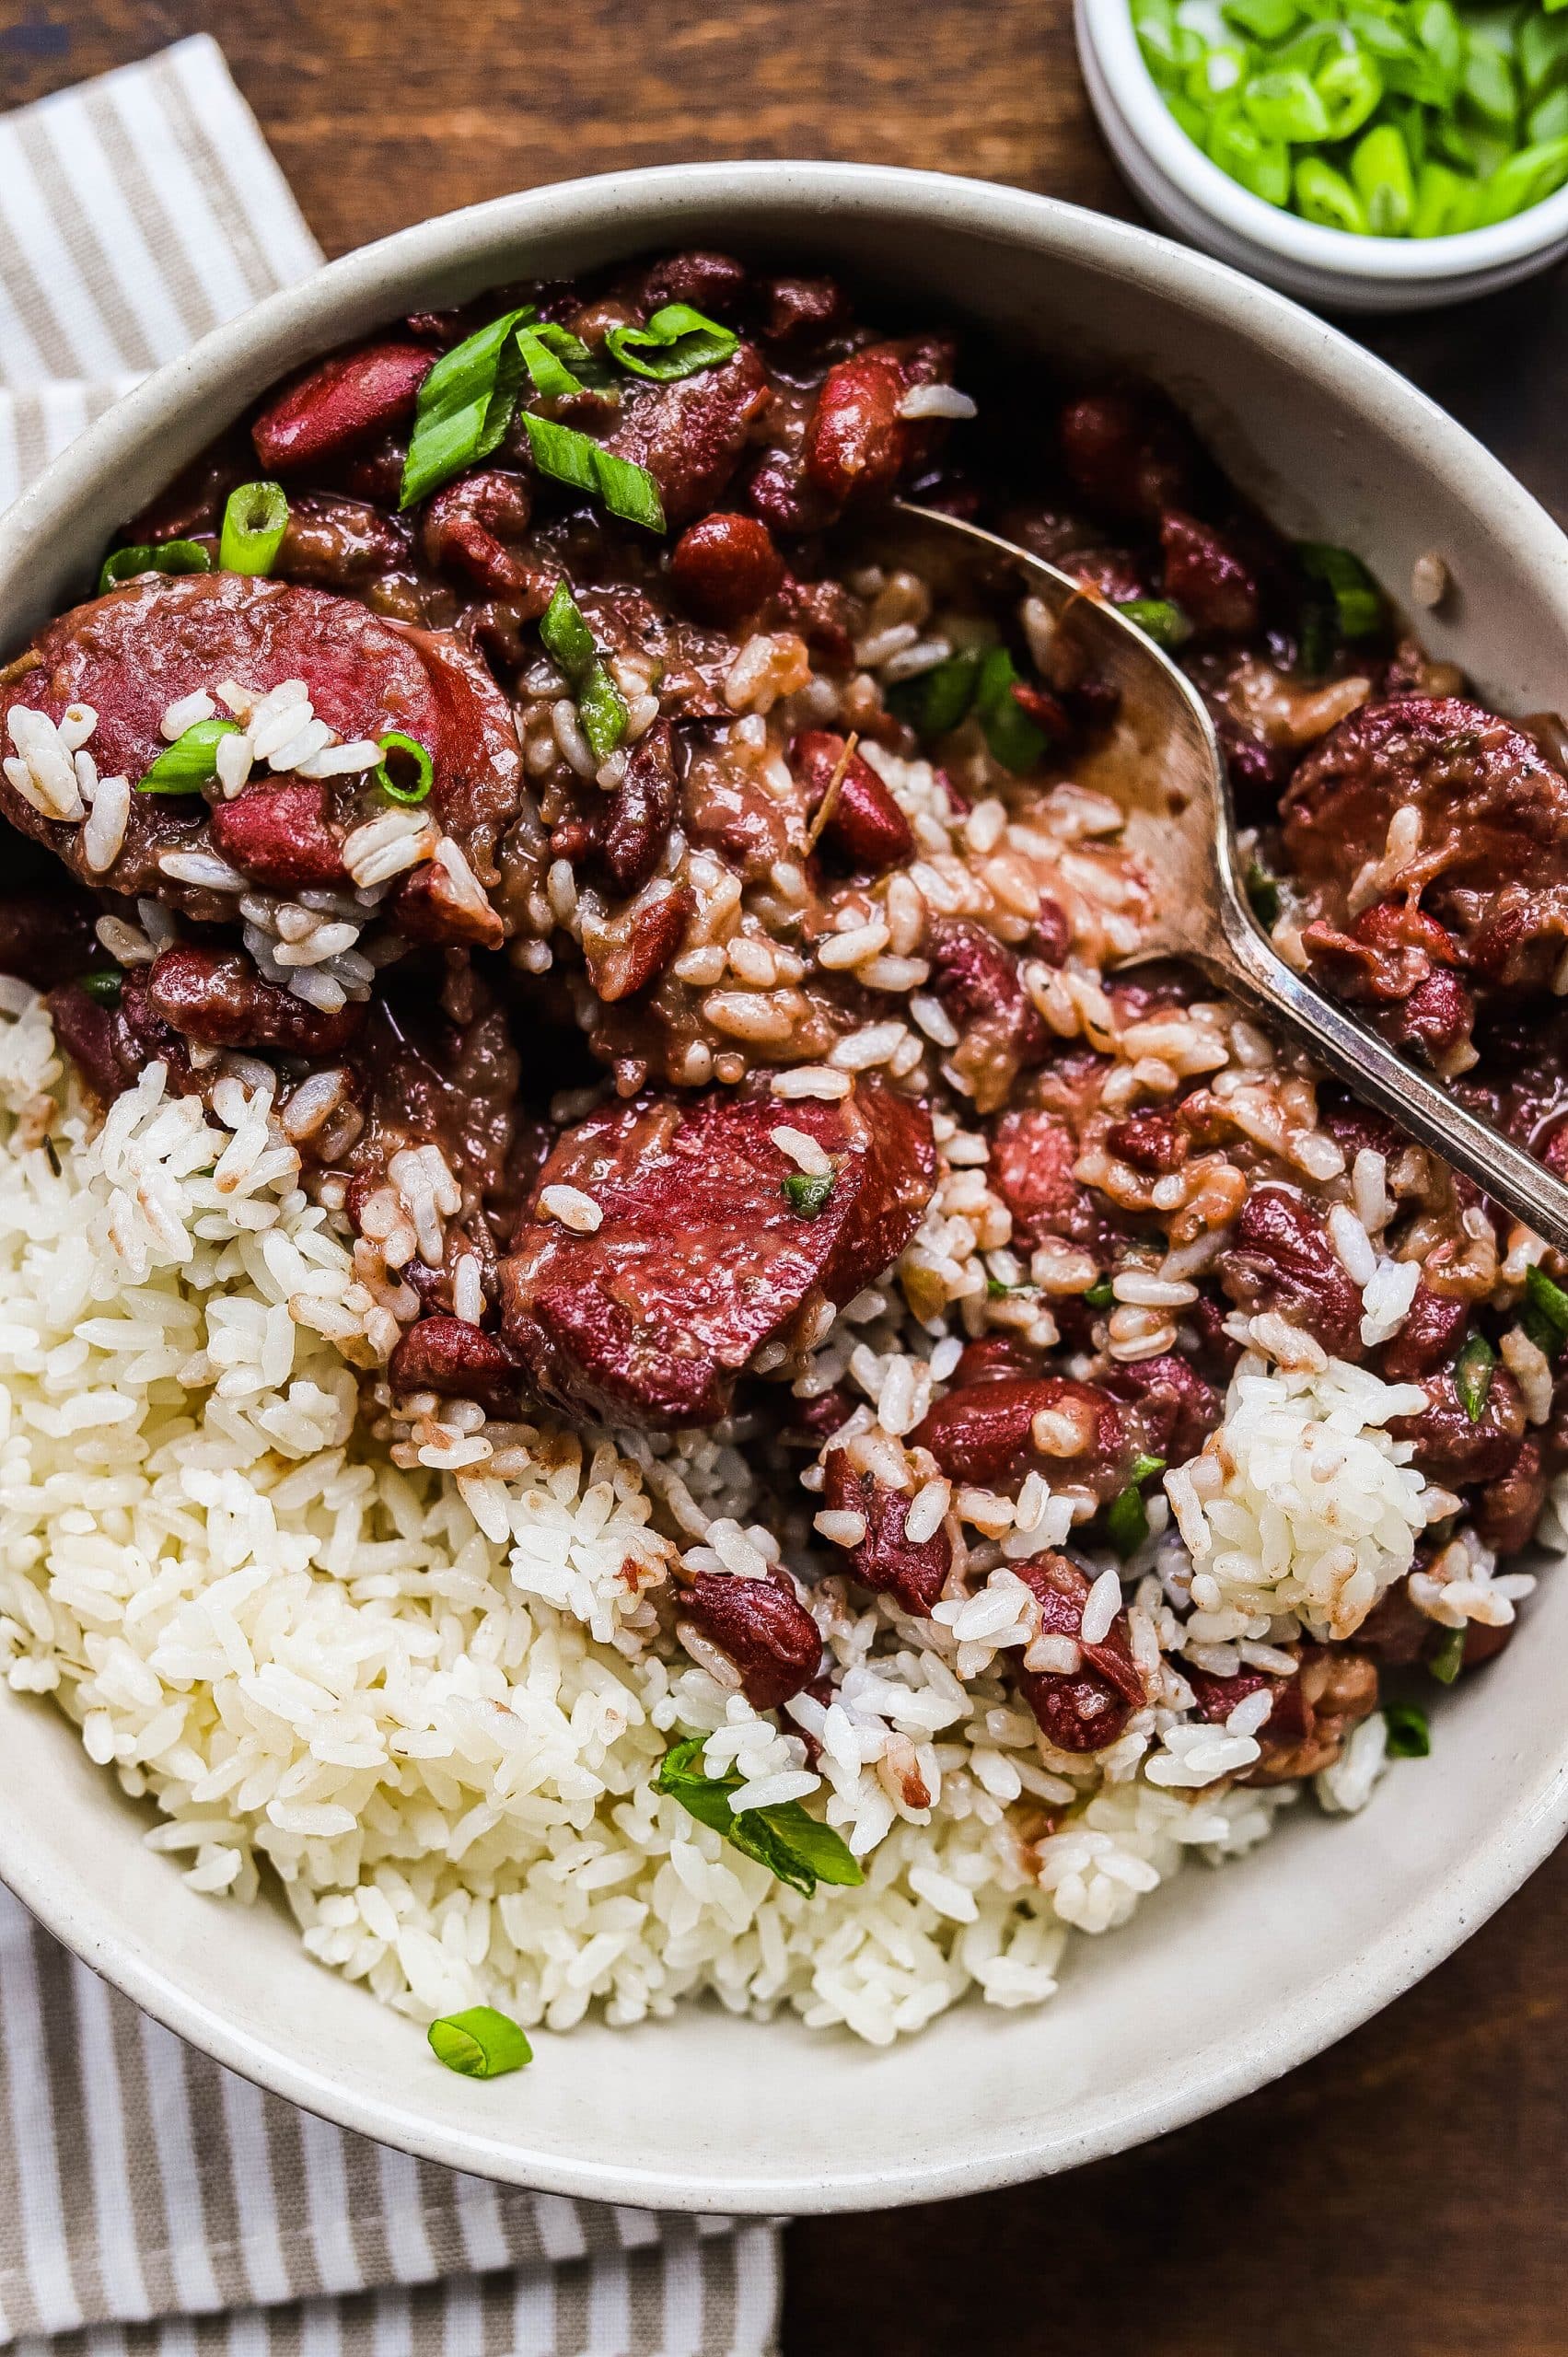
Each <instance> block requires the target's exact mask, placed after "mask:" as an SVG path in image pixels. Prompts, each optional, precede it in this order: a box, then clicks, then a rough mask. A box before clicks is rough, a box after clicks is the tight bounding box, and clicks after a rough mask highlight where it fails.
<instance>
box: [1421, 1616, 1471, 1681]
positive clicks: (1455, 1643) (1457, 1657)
mask: <svg viewBox="0 0 1568 2357" xmlns="http://www.w3.org/2000/svg"><path fill="white" fill-rule="evenodd" d="M1464 1658H1465V1632H1464V1631H1463V1630H1462V1629H1446V1630H1445V1631H1444V1632H1443V1642H1442V1643H1441V1644H1440V1645H1438V1646H1437V1648H1436V1650H1435V1651H1434V1653H1432V1654H1430V1655H1428V1656H1427V1663H1426V1666H1427V1668H1428V1669H1429V1670H1430V1671H1431V1672H1432V1675H1433V1677H1434V1678H1435V1679H1436V1680H1437V1683H1438V1685H1439V1686H1452V1684H1453V1683H1454V1680H1455V1678H1458V1674H1459V1670H1460V1667H1461V1666H1462V1665H1463V1662H1464Z"/></svg>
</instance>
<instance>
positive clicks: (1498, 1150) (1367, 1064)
mask: <svg viewBox="0 0 1568 2357" xmlns="http://www.w3.org/2000/svg"><path fill="white" fill-rule="evenodd" d="M900 506H901V509H902V513H903V515H904V516H905V517H906V518H907V519H909V522H910V524H911V526H912V528H916V529H917V530H918V532H919V534H920V535H921V536H922V538H923V540H925V541H926V543H927V545H929V546H930V547H932V548H933V550H934V551H938V552H943V553H945V554H946V555H947V556H949V557H950V556H951V555H953V554H955V553H957V552H958V543H959V542H962V543H963V545H964V548H965V549H966V550H967V552H968V554H969V556H970V560H971V561H973V560H974V559H977V558H978V559H981V560H982V561H983V562H984V563H986V565H987V567H988V568H989V569H990V570H991V571H992V572H993V573H994V572H995V571H997V570H998V569H1005V568H1011V570H1012V571H1013V573H1014V574H1015V575H1016V576H1017V577H1019V578H1020V579H1021V580H1022V581H1024V582H1026V583H1027V584H1028V588H1029V590H1030V592H1031V593H1032V595H1033V596H1035V597H1036V598H1040V601H1041V602H1042V603H1043V604H1044V605H1045V606H1046V608H1047V609H1048V610H1049V611H1050V613H1051V617H1052V619H1053V621H1054V622H1055V625H1056V627H1057V629H1058V631H1059V632H1061V633H1063V635H1064V636H1070V643H1071V645H1072V648H1073V651H1074V655H1075V656H1079V657H1080V658H1081V659H1082V661H1083V664H1084V667H1085V669H1086V672H1092V673H1093V674H1094V675H1095V676H1096V677H1097V678H1099V679H1104V680H1105V681H1106V682H1107V683H1108V684H1109V686H1110V687H1112V688H1113V689H1114V690H1115V691H1116V692H1117V696H1118V699H1119V715H1118V726H1117V728H1116V731H1115V737H1114V740H1113V742H1112V744H1111V745H1110V746H1109V748H1108V749H1107V750H1106V751H1104V752H1102V753H1100V754H1098V755H1097V756H1095V757H1093V758H1092V759H1091V760H1089V761H1085V762H1082V763H1080V764H1079V765H1078V768H1077V775H1078V778H1079V781H1080V783H1082V784H1086V785H1093V786H1096V787H1098V788H1099V789H1100V790H1102V791H1104V792H1106V793H1108V794H1109V795H1111V797H1112V799H1113V800H1115V801H1117V802H1118V803H1120V804H1121V807H1123V809H1124V810H1125V811H1126V813H1127V823H1126V839H1127V842H1128V843H1129V844H1130V846H1131V847H1132V851H1133V852H1134V853H1135V854H1136V855H1137V857H1138V859H1139V861H1140V864H1141V865H1144V867H1145V868H1146V869H1147V871H1148V873H1149V874H1150V875H1151V876H1152V877H1156V878H1157V879H1158V883H1159V895H1158V900H1159V913H1158V915H1157V918H1156V923H1155V926H1154V928H1153V930H1152V931H1151V932H1148V933H1146V934H1145V936H1144V941H1143V942H1142V944H1141V945H1140V946H1139V948H1138V950H1137V952H1136V955H1135V956H1134V957H1132V958H1129V959H1127V960H1125V961H1124V962H1125V963H1126V964H1127V965H1137V964H1142V963H1144V962H1145V961H1146V960H1148V959H1149V958H1185V959H1186V960H1188V961H1189V962H1190V963H1191V964H1192V965H1194V966H1197V967H1198V968H1199V969H1200V970H1202V972H1203V973H1205V974H1206V975H1208V976H1209V978H1210V979H1211V980H1212V981H1214V982H1216V983H1218V984H1219V985H1220V986H1221V987H1222V988H1223V989H1225V990H1226V991H1228V992H1229V993H1231V995H1232V996H1233V997H1235V998H1238V999H1240V1000H1241V1001H1242V1002H1243V1003H1244V1004H1246V1005H1248V1006H1249V1007H1250V1008H1251V1009H1252V1010H1253V1011H1255V1012H1256V1013H1258V1014H1260V1015H1261V1016H1264V1017H1265V1018H1266V1019H1268V1020H1269V1021H1271V1022H1272V1023H1273V1024H1274V1025H1275V1026H1276V1027H1277V1028H1279V1029H1282V1030H1283V1031H1284V1032H1285V1033H1286V1034H1287V1035H1288V1036H1289V1037H1290V1039H1292V1040H1293V1041H1294V1043H1295V1045H1296V1046H1298V1047H1301V1048H1304V1049H1306V1050H1307V1053H1308V1054H1310V1055H1311V1056H1313V1057H1315V1058H1316V1059H1317V1061H1318V1062H1319V1063H1320V1064H1323V1065H1325V1066H1326V1067H1327V1068H1328V1070H1329V1071H1330V1072H1331V1073H1332V1074H1333V1075H1334V1077H1335V1078H1336V1079H1337V1080H1342V1081H1343V1082H1344V1083H1345V1085H1346V1086H1347V1087H1350V1088H1353V1090H1354V1091H1355V1093H1356V1095H1357V1096H1358V1097H1362V1098H1363V1099H1364V1100H1365V1102H1366V1103H1367V1104H1369V1105H1373V1106H1376V1109H1377V1110H1378V1111H1379V1112H1381V1113H1386V1114H1387V1115H1388V1118H1389V1120H1392V1121H1395V1122H1397V1123H1398V1124H1399V1126H1400V1129H1401V1130H1403V1131H1404V1132H1405V1133H1406V1134H1407V1135H1408V1136H1410V1137H1411V1138H1413V1139H1414V1140H1415V1141H1416V1142H1417V1144H1420V1145H1423V1146H1428V1147H1430V1148H1431V1150H1432V1151H1433V1153H1434V1154H1437V1155H1441V1156H1442V1158H1443V1159H1444V1161H1445V1162H1447V1163H1449V1164H1451V1165H1452V1167H1454V1168H1455V1169H1456V1170H1460V1171H1462V1172H1463V1173H1464V1175H1465V1177H1466V1178H1467V1179H1473V1180H1474V1181H1475V1183H1476V1185H1477V1186H1478V1187H1481V1189H1482V1190H1484V1191H1485V1192H1486V1193H1487V1194H1488V1195H1490V1196H1492V1197H1493V1199H1494V1201H1495V1202H1499V1203H1500V1204H1502V1206H1503V1208H1504V1210H1505V1211H1507V1212H1508V1213H1511V1214H1512V1216H1513V1217H1514V1218H1515V1219H1516V1220H1521V1221H1522V1222H1523V1223H1524V1225H1526V1226H1527V1227H1528V1228H1530V1229H1532V1230H1533V1231H1534V1233H1535V1234H1536V1235H1537V1236H1539V1237H1544V1239H1545V1240H1546V1242H1547V1243H1549V1244H1552V1245H1555V1246H1556V1247H1557V1248H1559V1249H1560V1250H1564V1251H1568V1186H1565V1185H1564V1184H1563V1182H1562V1180H1561V1179H1557V1178H1555V1177H1554V1176H1553V1175H1552V1173H1551V1171H1550V1170H1548V1169H1547V1168H1546V1167H1545V1166H1544V1164H1542V1163H1539V1162H1538V1161H1537V1160H1536V1159H1535V1157H1534V1155H1530V1154H1527V1153H1526V1152H1525V1150H1524V1148H1523V1147H1522V1146H1519V1145H1516V1144H1515V1143H1514V1141H1513V1140H1512V1139H1511V1138H1506V1137H1504V1136H1503V1134H1502V1133H1501V1132H1500V1131H1497V1130H1494V1129H1493V1127H1492V1126H1491V1124H1490V1123H1489V1122H1486V1121H1483V1120H1481V1119H1480V1118H1479V1116H1478V1115H1476V1114H1474V1113H1472V1112H1470V1111H1469V1109H1468V1108H1467V1107H1466V1106H1463V1105H1461V1104H1459V1103H1458V1100H1457V1098H1455V1097H1452V1096H1451V1095H1450V1094H1449V1092H1448V1091H1447V1090H1446V1088H1445V1087H1444V1086H1442V1084H1441V1083H1440V1082H1439V1081H1437V1080H1435V1079H1434V1078H1433V1076H1432V1075H1431V1074H1428V1073H1424V1072H1423V1071H1421V1070H1420V1069H1419V1068H1418V1067H1417V1066H1416V1065H1414V1064H1411V1063H1407V1062H1406V1061H1405V1059H1404V1058H1403V1057H1402V1056H1401V1055H1400V1054H1399V1053H1398V1052H1397V1051H1395V1050H1394V1049H1393V1048H1391V1047H1390V1046H1389V1045H1388V1041H1387V1040H1386V1039H1383V1038H1382V1037H1381V1036H1380V1035H1379V1034H1378V1033H1377V1032H1376V1031H1374V1030H1373V1029H1371V1028H1370V1027H1369V1026H1368V1025H1366V1024H1365V1023H1363V1022H1360V1021H1359V1020H1358V1019H1357V1017H1356V1016H1354V1015H1353V1014H1352V1013H1351V1011H1350V1010H1349V1009H1348V1008H1346V1007H1344V1006H1342V1005H1341V1004H1340V1003H1339V1002H1338V1001H1337V1000H1335V999H1331V998H1330V997H1329V996H1327V994H1326V993H1324V992H1322V991H1320V990H1319V989H1318V986H1317V984H1316V983H1315V982H1313V981H1310V980H1309V979H1308V978H1307V976H1306V975H1305V974H1302V973H1298V972H1297V970H1295V967H1294V966H1291V965H1289V964H1287V963H1286V961H1285V959H1284V958H1282V957H1281V956H1280V954H1279V951H1278V950H1277V949H1276V948H1275V947H1274V946H1273V944H1272V941H1270V939H1269V938H1268V935H1266V934H1265V933H1264V932H1263V930H1262V928H1261V926H1260V924H1259V923H1258V920H1257V918H1256V917H1255V916H1254V914H1253V912H1252V909H1251V906H1250V904H1249V900H1248V898H1247V892H1246V888H1245V885H1244V883H1243V880H1242V873H1241V864H1240V858H1239V853H1238V849H1237V825H1236V810H1235V805H1234V803H1233V800H1232V797H1231V791H1230V780H1229V777H1228V775H1227V773H1226V770H1225V755H1224V753H1223V752H1222V750H1221V749H1220V742H1219V738H1218V737H1217V736H1216V734H1215V732H1214V722H1213V721H1212V720H1211V719H1210V717H1209V714H1208V710H1207V708H1206V706H1205V705H1204V702H1203V700H1202V697H1201V696H1200V694H1199V693H1198V691H1197V689H1196V688H1195V687H1194V686H1193V685H1192V682H1191V679H1188V677H1187V675H1186V673H1185V672H1184V671H1182V670H1181V669H1180V668H1179V666H1178V665H1177V664H1175V663H1173V662H1172V661H1171V659H1170V657H1169V656H1168V655H1167V654H1166V652H1165V651H1164V649H1163V648H1162V647H1160V646H1158V645H1157V644H1156V642H1155V641H1154V640H1153V639H1152V638H1151V637H1150V636H1149V635H1148V633H1147V632H1146V631H1144V630H1143V629H1141V628H1140V627H1139V625H1138V624H1137V623H1136V622H1135V621H1132V620H1131V619H1130V618H1129V617H1128V616H1127V615H1126V614H1124V613H1122V612H1121V610H1119V609H1118V608H1117V607H1115V606H1113V605H1111V604H1110V603H1109V601H1108V600H1107V599H1105V598H1100V597H1098V596H1097V595H1095V594H1094V593H1093V592H1091V591H1089V590H1086V588H1085V586H1084V585H1083V583H1082V582H1081V581H1077V580H1074V578H1073V576H1072V575H1070V574H1066V573H1063V572H1062V571H1061V570H1060V569H1059V568H1058V567H1057V566H1056V565H1054V564H1051V563H1048V562H1047V560H1046V559H1045V558H1043V557H1039V556H1035V555H1033V554H1032V553H1031V552H1029V551H1028V550H1027V549H1022V548H1019V547H1018V546H1017V545H1016V542H1014V541H1011V540H1004V539H1002V538H1001V537H1000V535H999V534H997V533H995V532H988V531H986V530H984V529H983V528H982V527H981V526H980V525H978V524H970V523H968V522H966V521H964V520H963V519H962V518H960V517H955V516H946V515H943V514H942V513H941V512H940V511H939V510H938V509H936V508H931V507H921V506H917V505H914V504H913V503H912V502H907V501H906V502H901V503H900Z"/></svg>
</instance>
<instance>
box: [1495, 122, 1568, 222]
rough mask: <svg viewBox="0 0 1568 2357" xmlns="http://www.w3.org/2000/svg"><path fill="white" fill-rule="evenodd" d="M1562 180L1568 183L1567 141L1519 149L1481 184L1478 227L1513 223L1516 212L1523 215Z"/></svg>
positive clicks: (1549, 142) (1560, 183)
mask: <svg viewBox="0 0 1568 2357" xmlns="http://www.w3.org/2000/svg"><path fill="white" fill-rule="evenodd" d="M1564 180H1568V138H1564V139H1548V140H1543V141H1542V142H1541V144H1540V145H1539V146H1535V147H1521V148H1520V149H1519V151H1518V153H1517V154H1516V155H1514V156H1510V157H1508V160H1507V162H1506V163H1504V164H1499V165H1498V167H1497V169H1496V170H1495V171H1494V172H1493V175H1492V177H1491V179H1490V180H1486V181H1485V182H1483V184H1482V186H1481V201H1480V205H1479V208H1478V220H1479V226H1482V227H1486V226H1490V225H1491V224H1492V223H1493V222H1494V221H1510V220H1512V219H1513V217H1514V215H1515V214H1516V213H1526V212H1527V211H1528V210H1529V208H1530V206H1531V205H1532V204H1539V203H1540V202H1541V200H1542V198H1543V197H1548V196H1551V195H1552V194H1553V193H1554V192H1555V191H1556V190H1558V189H1560V188H1561V187H1562V183H1563V181H1564Z"/></svg>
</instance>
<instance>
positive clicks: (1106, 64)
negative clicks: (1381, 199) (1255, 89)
mask: <svg viewBox="0 0 1568 2357" xmlns="http://www.w3.org/2000/svg"><path fill="white" fill-rule="evenodd" d="M1075 13H1076V23H1077V32H1078V56H1079V59H1080V62H1081V63H1082V65H1083V69H1084V80H1085V82H1086V85H1087V87H1088V93H1089V97H1090V99H1091V101H1092V103H1093V105H1094V110H1095V112H1096V114H1097V115H1098V117H1099V125H1100V129H1101V130H1102V131H1103V132H1104V134H1105V135H1106V138H1107V140H1108V142H1109V145H1110V149H1111V153H1112V154H1113V155H1114V156H1115V157H1116V160H1117V162H1118V163H1119V164H1120V165H1121V169H1122V170H1123V172H1124V173H1125V174H1126V176H1127V178H1128V179H1129V180H1131V181H1132V186H1133V187H1134V188H1135V189H1136V191H1137V192H1138V194H1139V195H1140V196H1141V197H1142V198H1143V200H1144V203H1145V204H1146V205H1147V206H1148V208H1149V210H1150V212H1151V213H1153V214H1154V215H1156V218H1158V219H1159V220H1161V221H1163V222H1164V223H1165V225H1166V226H1167V228H1170V229H1174V230H1175V231H1176V232H1177V234H1178V235H1179V236H1180V237H1183V238H1191V241H1192V243H1193V244H1194V245H1198V246H1202V247H1203V248H1204V249H1205V250H1207V251H1208V252H1209V253H1212V254H1217V255H1218V256H1219V258H1220V260H1221V261H1228V262H1234V263H1235V264H1236V266H1237V269H1239V270H1248V271H1251V272H1252V273H1255V275H1256V276H1258V277H1259V278H1261V279H1264V280H1266V281H1267V282H1268V284H1270V285H1271V286H1279V287H1283V289H1284V291H1285V293H1286V294H1287V295H1297V296H1300V297H1301V298H1302V300H1303V301H1304V302H1308V303H1327V304H1330V305H1331V306H1333V307H1335V308H1338V309H1340V310H1346V311H1421V310H1427V309H1429V308H1432V306H1434V304H1438V303H1462V302H1466V301H1468V300H1469V298H1470V297H1471V296H1476V295H1490V294H1492V293H1493V292H1494V291H1495V290H1496V289H1497V288H1498V287H1500V286H1511V285H1513V284H1514V283H1515V281H1516V279H1520V278H1528V277H1530V276H1531V275H1532V274H1533V273H1535V272H1536V271H1538V270H1544V269H1546V267H1547V266H1548V264H1549V263H1551V262H1553V261H1557V259H1558V257H1559V256H1560V255H1561V254H1563V253H1568V188H1562V189H1559V190H1558V192H1557V193H1556V194H1555V195H1554V196H1549V197H1548V198H1547V199H1546V201H1545V202H1544V203H1541V204H1537V205H1532V207H1531V208H1530V210H1529V211H1528V212H1527V213H1521V214H1519V215H1516V218H1515V219H1513V220H1511V221H1499V222H1498V223H1496V225H1495V226H1493V227H1492V228H1490V229H1467V230H1466V231H1465V232H1464V234H1463V235H1462V236H1460V237H1457V238H1356V237H1353V236H1352V235H1351V234H1350V232H1349V231H1348V230H1345V229H1326V228H1323V227H1321V226H1319V225H1318V223H1317V222H1315V221H1302V220H1298V219H1297V218H1296V216H1295V214H1292V213H1283V212H1282V211H1281V210H1280V209H1279V207H1278V206H1277V205H1273V204H1268V203H1265V202H1264V200H1263V199H1262V198H1261V197H1260V196H1254V195H1253V194H1252V192H1251V191H1250V190H1249V189H1245V188H1243V187H1241V186H1240V184H1239V183H1238V182H1237V181H1236V180H1232V179H1231V178H1230V177H1229V175H1228V174H1227V173H1225V172H1222V171H1221V170H1220V168H1219V167H1218V165H1217V164H1212V163H1211V162H1210V161H1209V158H1208V157H1207V156H1205V155H1204V154H1203V151H1202V148H1201V147H1196V146H1194V145H1193V144H1192V142H1191V139H1189V138H1188V136H1187V134H1186V133H1185V132H1184V131H1183V130H1182V128H1181V126H1180V124H1179V122H1177V121H1176V118H1175V117H1174V115H1172V114H1171V112H1170V110H1169V109H1168V108H1167V106H1166V103H1165V101H1164V99H1162V98H1161V97H1160V94H1159V91H1158V90H1157V88H1156V86H1155V83H1154V80H1153V78H1152V76H1151V75H1150V73H1149V69H1148V67H1147V66H1146V65H1145V64H1144V58H1143V52H1142V51H1141V50H1140V49H1139V47H1138V40H1137V35H1136V34H1135V33H1134V32H1133V30H1132V10H1131V7H1130V6H1129V0H1075Z"/></svg>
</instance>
